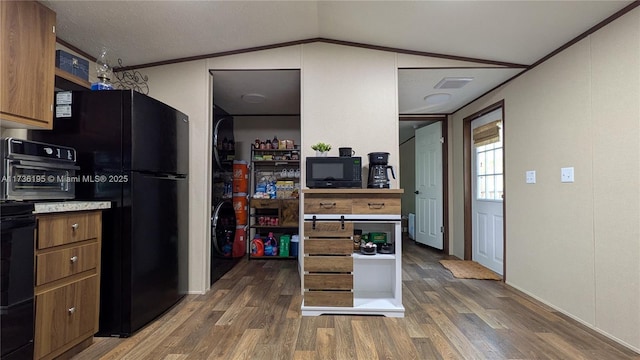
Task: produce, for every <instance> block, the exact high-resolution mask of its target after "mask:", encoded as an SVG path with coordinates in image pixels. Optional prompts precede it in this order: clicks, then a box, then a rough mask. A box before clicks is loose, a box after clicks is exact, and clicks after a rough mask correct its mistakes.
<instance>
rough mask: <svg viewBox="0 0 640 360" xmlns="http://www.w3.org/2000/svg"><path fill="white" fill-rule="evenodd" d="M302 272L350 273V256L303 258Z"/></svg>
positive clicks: (351, 267)
mask: <svg viewBox="0 0 640 360" xmlns="http://www.w3.org/2000/svg"><path fill="white" fill-rule="evenodd" d="M304 271H308V272H352V271H353V258H352V257H351V256H307V257H305V258H304Z"/></svg>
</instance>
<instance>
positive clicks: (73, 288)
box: [34, 275, 99, 359]
mask: <svg viewBox="0 0 640 360" xmlns="http://www.w3.org/2000/svg"><path fill="white" fill-rule="evenodd" d="M98 284H99V283H98V276H97V275H94V276H91V277H88V278H86V279H83V280H80V281H77V282H74V283H71V284H69V285H66V286H63V287H59V288H56V289H53V290H50V291H46V292H44V293H42V294H38V295H36V324H35V328H36V333H35V337H34V351H35V358H36V359H39V358H41V357H43V356H45V355H47V354H49V353H52V352H54V351H56V350H58V349H59V348H61V347H63V346H65V345H67V344H69V343H70V342H72V341H73V340H74V339H78V338H79V337H80V336H81V335H86V334H87V333H91V334H95V333H96V332H97V330H98V327H97V326H98V286H99V285H98Z"/></svg>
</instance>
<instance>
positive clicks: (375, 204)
mask: <svg viewBox="0 0 640 360" xmlns="http://www.w3.org/2000/svg"><path fill="white" fill-rule="evenodd" d="M367 205H369V207H370V208H374V209H382V208H383V207H384V203H368V204H367Z"/></svg>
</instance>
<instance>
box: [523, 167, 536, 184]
mask: <svg viewBox="0 0 640 360" xmlns="http://www.w3.org/2000/svg"><path fill="white" fill-rule="evenodd" d="M525 181H526V183H527V184H535V183H536V171H535V170H529V171H527V172H526V175H525Z"/></svg>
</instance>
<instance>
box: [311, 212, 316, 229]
mask: <svg viewBox="0 0 640 360" xmlns="http://www.w3.org/2000/svg"><path fill="white" fill-rule="evenodd" d="M315 229H316V216H315V215H313V221H312V222H311V230H315Z"/></svg>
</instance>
